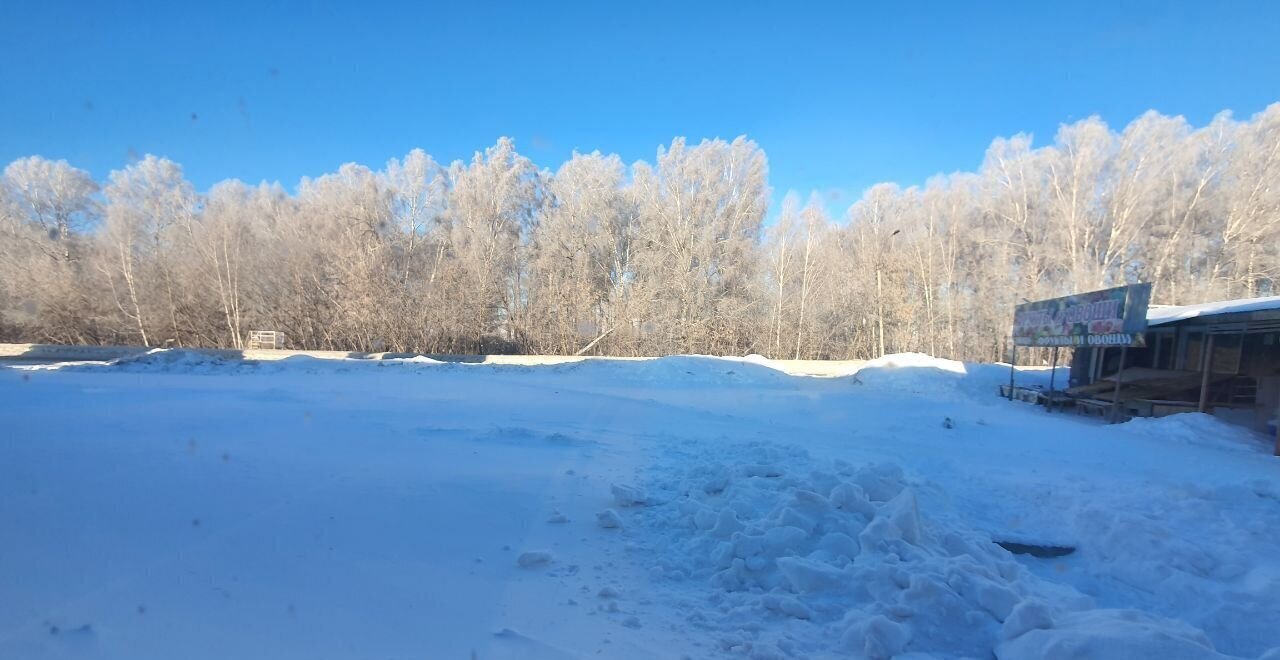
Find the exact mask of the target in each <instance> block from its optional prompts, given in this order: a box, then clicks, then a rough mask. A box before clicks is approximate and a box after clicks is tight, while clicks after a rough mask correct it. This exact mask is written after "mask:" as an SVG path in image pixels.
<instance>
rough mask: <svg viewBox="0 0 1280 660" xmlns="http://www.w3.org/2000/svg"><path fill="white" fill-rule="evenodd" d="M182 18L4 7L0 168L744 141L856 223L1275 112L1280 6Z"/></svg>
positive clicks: (559, 153)
mask: <svg viewBox="0 0 1280 660" xmlns="http://www.w3.org/2000/svg"><path fill="white" fill-rule="evenodd" d="M185 4H186V3H182V2H163V3H136V2H135V3H130V2H120V3H114V2H113V3H89V2H81V3H61V2H22V3H12V4H11V5H10V6H8V7H7V8H6V10H5V18H4V20H3V21H0V161H3V162H8V161H9V160H12V159H14V158H16V157H19V156H24V155H31V154H40V155H43V156H46V157H50V158H65V159H67V160H70V161H71V162H72V163H74V164H76V165H78V166H80V167H83V168H85V169H88V170H89V171H91V172H92V173H93V174H94V175H95V176H96V177H98V178H104V177H105V176H106V175H107V173H108V172H109V171H110V170H111V169H114V168H118V167H121V166H122V165H124V164H125V163H127V162H128V160H129V159H130V158H133V157H136V156H137V155H140V154H144V153H155V154H158V155H162V156H166V157H168V158H171V159H173V160H176V161H178V162H180V163H182V164H183V166H184V167H185V168H186V171H187V175H188V177H189V178H190V179H191V180H192V181H193V182H195V184H196V185H197V186H198V187H199V188H201V189H205V188H207V187H208V186H209V185H210V184H212V183H214V182H216V181H219V180H221V179H226V178H240V179H243V180H246V181H250V182H257V181H260V180H269V181H277V180H278V181H280V182H282V183H284V184H285V185H286V186H287V187H289V188H291V189H292V188H293V186H294V185H295V184H296V183H297V181H298V179H299V178H300V177H302V176H315V175H319V174H323V173H326V172H331V171H333V170H335V169H336V168H337V167H338V166H339V165H340V164H342V163H344V162H350V161H356V162H360V163H364V164H367V165H370V166H373V167H380V166H381V165H382V164H383V163H384V162H385V161H386V160H387V159H388V158H390V157H393V156H399V155H402V154H404V153H405V152H407V151H408V150H409V149H412V148H414V147H422V148H424V149H426V150H427V151H428V152H430V153H431V154H432V155H433V156H435V157H436V159H437V160H440V161H444V162H447V161H450V160H453V159H457V158H467V157H469V156H470V154H471V153H472V152H473V151H475V150H476V149H480V148H483V147H485V146H487V145H489V144H492V143H493V141H494V140H495V139H496V138H497V137H498V136H500V135H510V136H512V137H514V138H515V139H516V141H517V146H518V148H519V149H520V150H521V151H522V152H523V153H525V154H527V155H528V156H530V157H531V158H532V159H533V160H534V161H535V162H537V163H538V164H539V165H541V166H543V167H551V168H553V169H554V168H555V167H558V166H559V164H560V162H562V161H563V160H564V159H565V158H567V157H568V156H569V154H570V153H571V152H572V151H573V150H574V149H577V150H579V151H592V150H597V149H598V150H601V151H604V152H614V153H618V154H620V155H621V156H622V157H623V159H624V160H626V161H627V162H631V161H634V160H637V159H646V160H651V159H652V158H653V156H654V153H655V151H656V148H657V146H658V145H659V144H663V143H666V142H668V141H669V140H670V139H671V138H672V137H673V136H677V135H684V136H688V137H689V139H690V140H692V141H696V140H698V139H700V138H703V137H717V136H718V137H725V138H731V137H733V136H736V135H739V134H746V135H748V136H750V137H751V138H753V139H755V140H756V141H757V142H759V143H760V145H761V146H763V147H764V149H765V150H766V151H767V152H768V155H769V161H770V170H771V174H770V182H771V184H772V186H773V187H774V189H775V191H776V193H775V201H780V200H781V197H782V194H783V193H785V192H786V191H788V190H796V191H799V192H801V193H802V194H807V193H808V191H810V190H819V191H822V192H823V193H824V194H826V195H827V197H828V200H829V205H830V206H831V208H832V209H833V210H839V209H843V208H844V207H846V206H847V205H848V204H849V203H850V202H851V201H852V200H853V198H856V197H857V196H858V195H859V194H860V193H861V191H862V190H864V189H865V188H866V187H868V186H870V185H871V184H873V183H876V182H879V181H897V182H900V183H903V184H908V185H909V184H916V183H921V182H923V181H924V180H925V179H927V178H928V177H929V176H931V175H933V174H936V173H939V172H951V171H956V170H971V169H974V168H976V167H977V166H978V164H979V163H980V161H981V158H982V154H983V151H984V150H985V148H986V146H987V145H988V144H989V143H990V141H991V139H992V138H993V137H996V136H1006V135H1012V134H1015V133H1018V132H1031V133H1034V134H1035V135H1036V136H1037V141H1038V142H1040V143H1043V142H1044V141H1048V140H1050V139H1052V135H1053V132H1054V131H1055V130H1056V127H1057V125H1058V124H1059V123H1062V122H1068V121H1074V120H1076V119H1081V118H1084V117H1087V116H1089V115H1091V114H1098V115H1101V116H1102V117H1103V118H1104V119H1105V120H1107V121H1108V122H1109V123H1111V124H1112V125H1113V126H1114V125H1123V124H1124V123H1126V122H1128V121H1129V120H1131V119H1133V118H1134V117H1136V116H1137V115H1138V114H1140V113H1142V112H1143V111H1145V110H1147V109H1152V108H1154V109H1157V110H1159V111H1161V112H1164V113H1167V114H1181V115H1185V116H1186V117H1187V118H1188V119H1190V120H1191V121H1192V122H1194V123H1196V124H1202V123H1204V122H1207V121H1208V120H1209V119H1210V118H1211V117H1212V116H1213V115H1214V114H1215V113H1217V112H1218V111H1220V110H1224V109H1229V110H1232V111H1234V112H1235V113H1236V114H1237V115H1238V116H1247V115H1250V114H1252V113H1254V112H1257V111H1258V110H1261V109H1262V108H1263V107H1265V106H1266V105H1267V104H1269V103H1272V102H1276V101H1280V40H1278V39H1277V36H1276V35H1277V34H1280V3H1278V2H1200V3H1189V2H1079V1H1076V2H1063V3H1048V2H1026V3H1021V2H1020V3H1007V4H1004V3H999V4H998V3H974V4H975V6H972V7H965V6H962V4H961V3H949V2H945V3H944V2H939V3H905V2H903V3H879V4H870V3H853V2H833V3H815V4H808V3H801V2H783V3H752V2H743V1H739V2H723V3H714V2H705V3H704V2H692V1H688V0H686V1H684V2H670V3H668V2H639V3H613V2H583V3H569V2H566V3H550V2H515V3H502V4H497V3H469V2H451V3H444V4H437V3H430V2H411V3H403V4H386V5H380V4H378V3H358V2H342V3H332V4H330V3H312V4H308V3H305V2H297V3H260V2H252V3H249V2H244V3H241V2H234V1H223V2H216V3H199V5H198V6H194V8H192V7H187V6H184V5H185ZM1051 4H1052V5H1053V6H1051ZM775 208H776V205H775Z"/></svg>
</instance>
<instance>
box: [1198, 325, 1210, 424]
mask: <svg viewBox="0 0 1280 660" xmlns="http://www.w3.org/2000/svg"><path fill="white" fill-rule="evenodd" d="M1205 344H1206V349H1205V350H1204V351H1202V352H1201V355H1202V356H1203V357H1202V359H1201V360H1200V362H1201V363H1203V364H1204V375H1203V376H1202V377H1201V378H1200V405H1199V406H1197V407H1196V410H1199V411H1200V412H1204V411H1205V408H1207V407H1208V403H1209V373H1210V372H1211V371H1213V335H1209V339H1208V341H1206V342H1205Z"/></svg>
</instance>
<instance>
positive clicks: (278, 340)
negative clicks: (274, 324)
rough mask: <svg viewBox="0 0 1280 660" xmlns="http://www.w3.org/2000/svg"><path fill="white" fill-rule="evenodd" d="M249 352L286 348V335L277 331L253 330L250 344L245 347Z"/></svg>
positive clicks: (250, 334) (250, 335)
mask: <svg viewBox="0 0 1280 660" xmlns="http://www.w3.org/2000/svg"><path fill="white" fill-rule="evenodd" d="M245 348H248V349H249V350H260V349H264V348H273V349H282V348H284V333H283V332H279V331H276V330H253V331H250V332H249V342H248V343H247V344H246V345H245Z"/></svg>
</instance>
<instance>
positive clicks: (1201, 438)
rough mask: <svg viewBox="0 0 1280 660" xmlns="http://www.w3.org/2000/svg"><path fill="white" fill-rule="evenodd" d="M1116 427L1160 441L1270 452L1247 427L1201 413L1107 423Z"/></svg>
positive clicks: (1269, 448)
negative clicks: (1119, 423) (1116, 423)
mask: <svg viewBox="0 0 1280 660" xmlns="http://www.w3.org/2000/svg"><path fill="white" fill-rule="evenodd" d="M1110 428H1112V429H1115V430H1116V431H1123V432H1128V433H1134V434H1137V435H1142V436H1146V437H1148V438H1152V439H1154V440H1158V441H1160V442H1170V441H1172V442H1177V443H1183V444H1188V445H1197V446H1200V447H1208V448H1212V449H1224V450H1227V451H1241V452H1250V453H1270V451H1271V447H1270V446H1269V445H1267V444H1266V443H1265V442H1262V441H1259V438H1258V437H1257V436H1256V435H1255V434H1254V433H1253V432H1251V431H1250V430H1248V429H1246V428H1244V427H1242V426H1239V425H1236V424H1228V423H1227V422H1224V421H1222V420H1220V419H1218V418H1216V417H1214V416H1213V415H1207V414H1205V413H1180V414H1177V415H1169V416H1167V417H1135V418H1134V419H1131V420H1129V421H1128V422H1125V423H1124V424H1121V425H1118V426H1114V427H1110Z"/></svg>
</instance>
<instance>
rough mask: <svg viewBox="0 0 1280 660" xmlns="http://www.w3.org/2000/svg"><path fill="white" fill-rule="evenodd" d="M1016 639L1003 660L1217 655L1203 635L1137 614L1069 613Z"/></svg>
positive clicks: (1158, 659) (1185, 659) (1189, 659)
mask: <svg viewBox="0 0 1280 660" xmlns="http://www.w3.org/2000/svg"><path fill="white" fill-rule="evenodd" d="M1045 623H1049V625H1047V626H1044V627H1037V628H1036V629H1032V630H1029V631H1027V632H1025V633H1024V634H1022V635H1020V636H1017V637H1015V638H1014V639H1012V640H1011V641H1009V642H1008V643H1006V644H1004V645H1003V646H1002V647H1001V648H1000V652H999V656H1000V658H1001V660H1024V659H1025V660H1074V659H1075V658H1134V659H1139V660H1141V659H1144V658H1145V659H1150V660H1167V659H1169V658H1178V659H1179V660H1198V659H1204V660H1210V659H1225V658H1228V657H1229V656H1225V655H1222V654H1221V653H1218V652H1217V651H1215V650H1214V648H1213V643H1212V642H1210V641H1209V638H1208V637H1206V636H1205V634H1204V633H1203V632H1201V631H1199V630H1197V629H1195V628H1192V627H1191V626H1189V625H1187V624H1185V623H1182V622H1180V621H1170V620H1168V619H1159V618H1156V617H1153V616H1151V615H1149V614H1146V613H1143V612H1139V611H1137V610H1090V611H1084V612H1071V613H1067V614H1065V615H1063V616H1062V617H1061V618H1060V619H1059V620H1057V621H1053V622H1051V623H1050V622H1045Z"/></svg>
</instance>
